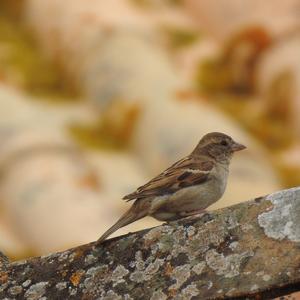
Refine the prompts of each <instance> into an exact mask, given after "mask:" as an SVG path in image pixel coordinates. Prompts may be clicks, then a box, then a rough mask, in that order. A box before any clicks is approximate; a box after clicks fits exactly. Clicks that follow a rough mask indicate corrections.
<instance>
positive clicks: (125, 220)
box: [97, 202, 148, 243]
mask: <svg viewBox="0 0 300 300" xmlns="http://www.w3.org/2000/svg"><path fill="white" fill-rule="evenodd" d="M136 204H137V202H135V203H134V204H133V206H132V207H131V208H130V209H129V210H128V211H127V212H126V213H125V214H124V215H123V216H122V217H121V218H120V219H119V220H118V221H117V222H116V223H115V224H114V225H113V226H112V227H110V228H109V229H108V230H107V231H105V232H104V233H103V234H102V236H101V237H100V238H99V239H98V240H97V243H102V242H103V241H104V240H105V239H106V238H107V237H108V236H110V235H111V234H113V233H114V232H115V231H117V230H118V229H120V228H121V227H124V226H126V225H128V224H130V223H133V222H135V221H137V220H139V219H141V218H143V217H145V216H146V215H147V211H148V210H146V209H141V207H138V206H139V205H138V206H137V205H136Z"/></svg>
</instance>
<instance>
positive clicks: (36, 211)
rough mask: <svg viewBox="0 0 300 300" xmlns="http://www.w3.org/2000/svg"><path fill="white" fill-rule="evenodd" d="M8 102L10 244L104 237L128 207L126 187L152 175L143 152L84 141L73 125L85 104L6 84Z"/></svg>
mask: <svg viewBox="0 0 300 300" xmlns="http://www.w3.org/2000/svg"><path fill="white" fill-rule="evenodd" d="M0 106H1V109H0V138H1V141H2V143H1V147H0V171H1V208H2V209H1V213H2V214H3V216H2V218H3V219H4V220H5V224H4V225H5V226H6V227H3V233H4V232H10V233H9V234H8V236H7V238H6V237H5V235H4V234H3V235H2V243H1V239H0V245H2V246H3V248H2V249H3V250H5V252H7V253H8V254H9V255H10V256H12V257H16V256H17V257H20V256H21V255H25V254H27V253H28V252H33V253H36V254H45V253H48V252H49V251H55V250H59V249H63V248H64V247H70V246H74V245H75V244H78V243H84V242H88V241H91V240H95V239H97V238H98V236H99V235H100V234H101V232H103V231H104V230H105V229H106V228H107V227H108V226H110V225H111V224H112V222H113V220H114V219H117V218H118V216H119V215H120V214H121V213H122V211H123V210H124V209H126V205H125V202H124V201H122V200H121V199H120V198H121V197H122V195H124V194H126V193H129V192H131V191H132V190H133V189H135V188H136V187H137V186H138V185H140V184H141V183H143V182H144V181H145V180H146V179H145V178H144V177H143V172H142V170H139V167H138V166H137V163H136V160H135V159H134V158H133V157H132V156H131V155H128V154H124V153H118V152H116V153H109V152H105V151H103V152H97V153H95V152H92V151H89V152H88V151H85V152H84V151H83V150H82V149H80V148H78V145H76V144H75V143H74V141H73V140H72V139H71V137H70V135H69V134H68V131H67V125H68V124H69V122H74V121H75V120H77V121H83V120H84V119H85V117H86V111H85V109H83V110H82V109H79V110H78V111H77V110H76V109H75V108H74V107H73V109H70V110H69V111H65V113H64V109H66V107H64V109H62V108H56V109H54V108H51V109H50V107H49V106H47V105H37V104H36V105H33V103H32V102H30V99H29V98H26V97H25V96H24V95H22V94H21V93H17V92H14V91H13V90H9V89H6V88H5V87H4V86H2V87H1V89H0ZM8 111H9V112H10V113H9V114H8V113H7V112H8ZM79 112H81V113H79ZM92 117H93V114H90V118H92ZM153 224H157V223H155V222H148V223H147V222H146V223H144V225H142V223H139V224H138V223H137V224H134V225H132V227H131V229H135V230H136V229H141V228H142V226H145V225H146V226H147V225H153ZM4 228H10V231H7V230H6V231H5V230H4ZM127 230H128V229H127ZM121 232H122V231H121ZM13 233H14V234H13ZM14 241H15V242H14ZM13 246H15V249H14V251H12V249H11V248H12V247H13Z"/></svg>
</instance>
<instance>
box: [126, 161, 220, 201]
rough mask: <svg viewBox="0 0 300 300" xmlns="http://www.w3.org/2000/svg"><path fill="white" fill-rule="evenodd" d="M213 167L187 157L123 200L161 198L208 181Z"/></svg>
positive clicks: (210, 163)
mask: <svg viewBox="0 0 300 300" xmlns="http://www.w3.org/2000/svg"><path fill="white" fill-rule="evenodd" d="M213 166H214V163H213V162H212V161H210V160H207V159H201V158H198V159H195V158H194V157H190V156H187V157H185V158H183V159H181V160H179V161H178V162H176V163H175V164H174V165H172V166H171V167H170V168H168V169H166V170H165V171H164V172H163V173H161V174H159V175H158V176H156V177H154V178H153V179H152V180H150V181H149V182H148V183H146V184H145V185H143V186H141V187H139V188H138V189H137V190H136V191H135V192H133V193H131V194H129V195H126V196H125V197H124V198H123V199H124V200H127V201H130V200H134V199H142V198H147V197H153V196H154V197H155V196H163V195H166V194H172V193H174V192H176V191H178V190H179V189H181V188H185V187H189V186H193V185H198V184H201V183H204V182H206V181H207V180H209V174H210V171H211V170H212V168H213Z"/></svg>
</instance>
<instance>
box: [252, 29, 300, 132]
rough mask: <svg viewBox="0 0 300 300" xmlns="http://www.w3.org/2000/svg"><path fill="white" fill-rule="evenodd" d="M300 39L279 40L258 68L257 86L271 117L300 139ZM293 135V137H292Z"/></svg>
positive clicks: (297, 37) (295, 36)
mask: <svg viewBox="0 0 300 300" xmlns="http://www.w3.org/2000/svg"><path fill="white" fill-rule="evenodd" d="M299 51H300V35H299V34H295V35H293V36H291V37H288V38H284V39H282V40H278V42H277V43H275V44H274V46H273V47H271V48H270V49H269V51H267V53H265V55H264V56H263V58H262V59H261V61H260V64H259V65H258V70H257V86H258V89H259V91H260V93H261V95H262V96H263V97H262V98H263V99H264V101H265V105H266V110H267V112H268V113H269V115H270V117H272V118H274V119H278V120H281V122H285V125H286V126H289V127H290V130H291V131H292V133H294V135H296V136H297V137H299V136H300V130H299V128H300V121H299V118H298V115H299V112H300V61H299V58H298V53H299ZM290 134H291V133H290Z"/></svg>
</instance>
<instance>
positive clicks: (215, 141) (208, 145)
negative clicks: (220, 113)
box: [192, 132, 246, 161]
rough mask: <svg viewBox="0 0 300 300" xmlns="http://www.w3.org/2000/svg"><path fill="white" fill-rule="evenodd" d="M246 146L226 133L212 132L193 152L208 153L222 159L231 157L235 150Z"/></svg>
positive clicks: (203, 138)
mask: <svg viewBox="0 0 300 300" xmlns="http://www.w3.org/2000/svg"><path fill="white" fill-rule="evenodd" d="M245 148H246V147H245V146H244V145H242V144H240V143H237V142H235V141H234V140H233V139H232V138H231V137H230V136H228V135H226V134H224V133H221V132H211V133H208V134H206V135H204V136H203V137H202V139H201V140H200V142H199V144H198V145H197V147H196V148H195V150H194V151H193V152H192V154H194V155H203V154H206V155H209V156H212V157H213V158H215V159H216V160H218V161H221V160H228V159H230V158H231V157H232V154H233V153H234V152H236V151H240V150H243V149H245Z"/></svg>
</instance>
